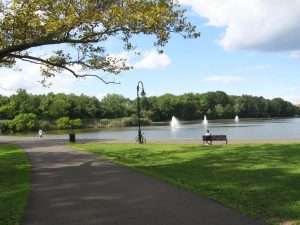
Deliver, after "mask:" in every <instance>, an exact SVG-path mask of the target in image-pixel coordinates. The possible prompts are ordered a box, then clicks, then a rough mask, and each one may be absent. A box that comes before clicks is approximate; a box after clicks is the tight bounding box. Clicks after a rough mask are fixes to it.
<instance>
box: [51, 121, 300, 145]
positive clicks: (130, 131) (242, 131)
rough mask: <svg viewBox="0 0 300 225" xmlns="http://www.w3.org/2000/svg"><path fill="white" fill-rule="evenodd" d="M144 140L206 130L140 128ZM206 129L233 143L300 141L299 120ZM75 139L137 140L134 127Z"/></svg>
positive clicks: (196, 125)
mask: <svg viewBox="0 0 300 225" xmlns="http://www.w3.org/2000/svg"><path fill="white" fill-rule="evenodd" d="M141 129H142V133H144V136H145V137H146V139H147V140H161V139H164V140H165V139H197V138H201V136H202V135H203V134H204V133H205V130H206V126H204V125H203V124H202V121H192V122H181V125H180V126H179V127H178V128H175V129H171V127H170V126H168V125H164V126H145V127H141ZM207 129H209V130H210V133H211V134H225V135H227V137H228V139H229V140H232V139H248V140H256V139H274V138H275V139H276V138H300V118H281V119H240V120H239V121H238V122H235V120H234V119H232V120H208V124H207ZM75 133H76V138H78V139H113V140H134V138H135V137H136V136H137V127H123V128H103V129H97V130H95V129H85V130H78V131H76V132H75ZM45 137H47V138H58V139H68V134H67V133H64V134H58V133H57V132H49V133H45Z"/></svg>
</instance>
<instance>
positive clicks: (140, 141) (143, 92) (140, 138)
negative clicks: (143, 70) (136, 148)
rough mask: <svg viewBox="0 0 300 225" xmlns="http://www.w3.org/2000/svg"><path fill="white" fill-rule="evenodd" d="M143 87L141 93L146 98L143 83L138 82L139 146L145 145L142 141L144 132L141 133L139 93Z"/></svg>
mask: <svg viewBox="0 0 300 225" xmlns="http://www.w3.org/2000/svg"><path fill="white" fill-rule="evenodd" d="M140 84H141V85H142V92H141V94H140V95H141V96H145V95H146V93H145V91H144V84H143V82H142V81H139V82H138V85H137V87H136V94H137V116H138V126H139V130H138V141H139V144H143V141H142V131H141V106H140V97H139V91H140V86H139V85H140Z"/></svg>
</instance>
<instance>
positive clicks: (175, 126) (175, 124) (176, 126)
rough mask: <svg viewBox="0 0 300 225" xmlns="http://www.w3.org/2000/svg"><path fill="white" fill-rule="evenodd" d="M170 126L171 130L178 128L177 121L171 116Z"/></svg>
mask: <svg viewBox="0 0 300 225" xmlns="http://www.w3.org/2000/svg"><path fill="white" fill-rule="evenodd" d="M170 126H171V128H172V129H176V128H179V127H180V123H179V120H178V119H177V118H176V117H175V116H172V120H171V122H170Z"/></svg>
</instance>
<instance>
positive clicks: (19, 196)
mask: <svg viewBox="0 0 300 225" xmlns="http://www.w3.org/2000/svg"><path fill="white" fill-rule="evenodd" d="M30 190H31V165H30V163H29V160H28V158H27V156H26V154H25V152H24V150H23V149H22V148H20V147H19V146H18V145H15V144H7V143H0V212H1V213H0V225H19V224H20V223H21V220H22V217H23V214H24V210H25V207H26V205H27V201H28V197H29V193H30Z"/></svg>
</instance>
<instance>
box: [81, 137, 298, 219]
mask: <svg viewBox="0 0 300 225" xmlns="http://www.w3.org/2000/svg"><path fill="white" fill-rule="evenodd" d="M75 146H76V147H77V148H79V149H81V150H84V151H89V152H92V153H96V154H99V155H100V156H101V157H103V158H105V159H108V160H111V161H113V162H116V163H119V164H123V165H126V166H128V167H131V168H134V169H137V170H139V171H142V172H144V173H146V174H149V175H151V176H153V177H155V178H158V179H160V180H163V181H166V182H169V183H171V184H174V185H176V186H179V187H181V188H184V189H188V190H191V191H193V192H196V193H198V194H200V195H201V196H204V197H207V198H210V199H213V200H215V201H217V202H219V203H221V204H223V205H225V206H228V207H231V208H234V209H236V210H237V211H240V212H242V213H244V214H247V215H250V216H252V217H255V218H259V219H261V220H263V221H266V222H267V223H270V224H281V223H284V222H285V223H286V224H300V144H252V145H228V146H223V145H222V146H220V145H218V146H201V145H175V144H172V145H165V144H151V145H148V144H147V145H138V144H99V143H97V144H83V145H81V144H75Z"/></svg>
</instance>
